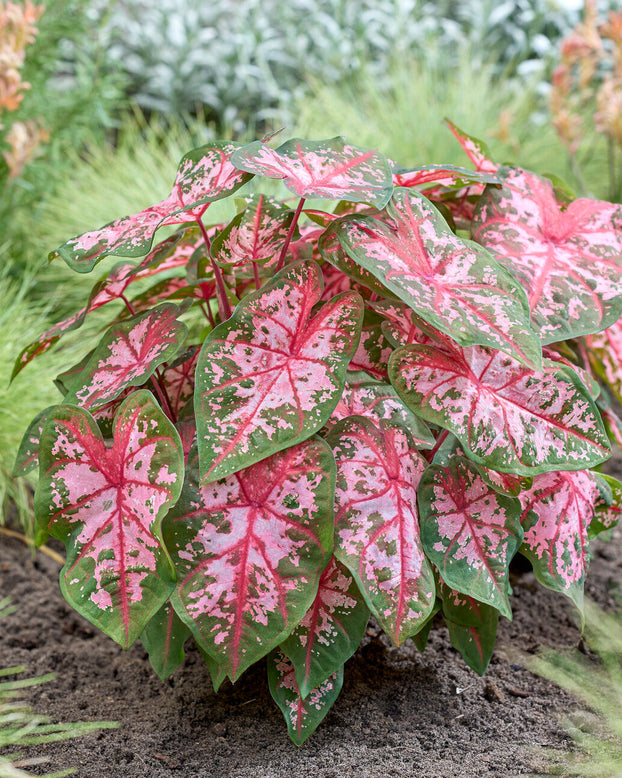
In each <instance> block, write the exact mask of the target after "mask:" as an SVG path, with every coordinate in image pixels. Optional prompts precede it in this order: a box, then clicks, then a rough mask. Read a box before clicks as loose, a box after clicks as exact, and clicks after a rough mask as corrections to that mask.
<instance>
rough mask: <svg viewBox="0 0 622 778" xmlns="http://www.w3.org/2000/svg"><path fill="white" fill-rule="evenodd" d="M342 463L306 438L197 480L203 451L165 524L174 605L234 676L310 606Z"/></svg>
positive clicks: (325, 554) (327, 544)
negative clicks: (217, 476) (175, 580)
mask: <svg viewBox="0 0 622 778" xmlns="http://www.w3.org/2000/svg"><path fill="white" fill-rule="evenodd" d="M334 467H335V466H334V462H333V458H332V455H331V452H330V449H329V448H328V447H327V446H326V444H325V443H324V442H323V441H321V440H319V439H313V440H308V441H306V442H305V443H302V444H300V445H298V446H294V447H292V448H289V449H287V451H283V452H280V453H278V454H276V455H274V456H272V457H269V458H267V459H264V460H263V461H262V462H260V463H258V464H256V465H253V466H252V467H249V468H246V469H245V470H242V471H241V472H238V473H235V474H234V475H230V476H228V477H227V478H223V479H221V480H220V481H217V482H215V483H210V484H207V485H205V486H202V487H201V486H199V475H198V462H197V457H196V453H195V454H194V455H191V457H190V461H189V463H188V467H187V476H186V485H185V487H184V492H183V494H182V497H181V499H180V500H179V502H178V504H177V505H176V506H175V508H174V509H173V510H172V511H171V512H170V513H169V515H168V516H167V518H166V523H165V537H166V542H167V547H168V548H169V550H170V552H171V556H172V558H173V561H174V564H175V567H176V569H177V573H178V577H179V584H178V585H177V589H176V590H175V593H174V594H173V596H172V601H173V604H174V606H175V610H176V611H177V613H178V614H179V616H180V618H181V619H182V620H183V621H184V622H185V623H186V624H187V625H188V626H189V627H190V629H191V630H192V634H193V635H194V638H195V640H196V641H197V643H199V644H200V645H201V646H202V647H203V649H204V650H205V651H207V652H208V654H209V655H210V656H211V657H212V658H213V659H214V660H215V661H216V662H217V663H218V664H219V665H220V666H221V667H222V668H223V670H224V671H225V673H226V674H227V675H228V676H229V677H230V678H231V680H232V681H235V680H237V679H238V678H239V677H240V675H241V674H242V673H243V672H244V670H245V669H246V668H247V667H249V666H250V665H252V664H253V663H254V662H256V661H257V660H258V659H261V657H262V656H264V655H265V654H267V653H268V652H269V651H271V650H272V649H273V648H274V647H275V646H277V645H278V644H279V643H280V642H281V641H282V640H283V639H284V638H285V637H287V635H288V634H289V633H290V632H291V631H292V630H293V628H294V627H295V626H296V624H297V623H298V622H299V621H300V620H301V619H302V618H303V616H304V615H305V613H306V612H307V610H308V609H309V607H310V606H311V604H312V602H313V600H314V598H315V596H316V593H317V588H318V581H319V578H320V574H321V572H322V570H324V568H325V567H326V564H327V563H328V560H329V559H330V550H331V539H332V531H333V524H332V505H333V489H334V477H335V476H334Z"/></svg>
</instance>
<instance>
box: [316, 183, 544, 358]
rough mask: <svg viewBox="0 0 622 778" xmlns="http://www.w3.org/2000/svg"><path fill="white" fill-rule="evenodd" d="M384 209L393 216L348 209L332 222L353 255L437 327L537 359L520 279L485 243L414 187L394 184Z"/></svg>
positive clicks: (464, 342)
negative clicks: (456, 229)
mask: <svg viewBox="0 0 622 778" xmlns="http://www.w3.org/2000/svg"><path fill="white" fill-rule="evenodd" d="M386 210H387V214H388V216H389V217H390V219H391V220H392V223H384V222H381V221H378V220H376V219H371V218H369V217H364V216H346V217H344V218H343V219H341V220H340V221H339V222H335V224H334V225H331V227H330V228H329V229H330V230H335V231H336V233H337V236H338V238H339V241H340V243H341V246H342V248H343V249H344V250H345V251H346V252H347V254H348V256H349V257H350V258H351V259H353V260H355V261H356V262H357V263H359V264H360V265H361V266H362V267H363V268H364V269H365V270H367V271H369V272H370V273H371V274H372V275H374V276H375V277H376V278H377V279H378V280H380V281H381V282H382V284H383V285H384V286H386V288H387V289H388V290H389V291H390V292H392V293H393V294H394V295H396V296H397V297H399V299H400V300H402V301H403V302H404V303H406V304H407V305H408V306H409V307H410V308H412V309H413V310H414V311H415V313H417V314H418V315H419V316H421V318H422V319H424V320H425V321H427V322H428V323H429V324H431V325H432V326H433V327H435V328H436V329H437V330H440V331H441V332H444V333H446V334H447V335H449V336H450V337H451V338H453V339H454V340H456V341H457V342H458V343H460V344H461V345H465V346H468V345H472V344H477V345H483V346H491V347H493V348H497V349H501V350H502V351H505V352H507V353H508V354H511V355H512V356H514V357H515V358H517V359H519V360H520V361H521V362H524V363H526V364H529V365H532V366H537V365H539V364H540V359H541V348H540V341H539V339H538V337H537V335H536V334H535V333H534V332H533V331H532V330H531V329H530V324H529V307H528V304H527V299H526V296H525V293H524V291H523V290H522V289H521V287H520V284H519V283H518V282H517V281H515V280H514V279H513V278H512V277H511V276H510V274H509V273H508V272H507V271H506V270H504V269H503V268H502V267H501V266H500V265H499V264H498V263H497V262H495V260H494V259H493V258H492V257H491V256H490V254H489V253H488V252H487V251H485V250H483V249H482V248H481V247H480V246H478V245H477V244H475V243H472V242H471V241H465V240H462V239H461V238H459V237H457V236H456V235H455V234H454V233H453V232H452V231H451V229H450V228H449V227H448V225H447V223H446V222H445V220H444V219H443V217H442V216H441V215H440V213H439V212H438V210H437V209H436V208H435V207H434V206H433V205H432V203H431V202H430V201H429V200H427V199H426V198H425V197H424V196H423V195H421V194H419V193H418V192H415V191H414V190H411V189H398V190H396V192H395V194H394V196H393V199H392V200H391V202H390V204H389V205H388V207H387V209H386Z"/></svg>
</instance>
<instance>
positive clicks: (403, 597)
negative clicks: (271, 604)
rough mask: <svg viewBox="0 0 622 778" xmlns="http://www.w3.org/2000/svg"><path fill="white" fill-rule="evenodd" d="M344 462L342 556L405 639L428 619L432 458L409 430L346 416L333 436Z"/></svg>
mask: <svg viewBox="0 0 622 778" xmlns="http://www.w3.org/2000/svg"><path fill="white" fill-rule="evenodd" d="M328 440H329V442H330V443H331V445H332V446H333V449H334V454H335V460H336V462H337V486H336V491H335V556H336V557H337V559H339V560H340V561H341V562H343V564H344V565H346V567H347V568H348V569H349V570H350V571H351V572H352V574H353V576H354V578H355V580H356V581H357V583H358V585H359V587H360V590H361V592H362V593H363V595H364V596H365V599H366V601H367V604H368V605H369V607H370V608H371V611H372V613H373V614H374V615H375V616H376V618H377V619H378V621H379V622H380V624H381V625H382V627H383V629H384V630H385V632H386V633H387V634H388V635H389V637H390V638H391V639H392V640H393V642H394V643H395V644H396V645H399V644H401V643H403V642H404V640H406V638H408V637H410V636H411V635H414V634H415V633H416V632H418V630H419V629H420V627H421V626H422V625H423V624H424V622H425V620H426V618H427V616H428V614H429V613H430V611H431V610H432V607H433V605H434V591H435V590H434V579H433V576H432V570H431V568H430V565H429V563H428V561H427V559H426V558H425V555H424V553H423V548H422V545H421V540H420V537H419V519H418V516H417V486H418V484H419V479H420V478H421V475H422V473H423V471H424V469H425V465H426V463H425V460H424V459H423V458H422V457H421V456H420V455H419V454H418V453H417V451H416V449H415V447H414V445H413V443H412V440H411V439H410V437H409V435H408V433H407V432H406V430H404V429H403V428H401V427H390V426H388V425H386V424H385V423H383V426H382V428H381V429H378V428H376V427H374V425H373V424H372V423H371V422H369V421H367V420H366V419H362V418H353V419H346V420H344V421H343V422H340V423H339V425H337V426H336V427H335V429H334V430H333V431H332V432H331V434H330V435H329V437H328Z"/></svg>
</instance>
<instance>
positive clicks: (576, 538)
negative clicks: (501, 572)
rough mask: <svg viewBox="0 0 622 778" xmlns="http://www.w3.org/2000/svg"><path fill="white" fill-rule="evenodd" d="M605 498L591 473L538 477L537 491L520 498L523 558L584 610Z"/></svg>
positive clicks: (543, 580) (549, 584) (534, 488)
mask: <svg viewBox="0 0 622 778" xmlns="http://www.w3.org/2000/svg"><path fill="white" fill-rule="evenodd" d="M599 495H600V492H599V488H598V483H597V481H596V478H595V476H594V474H593V473H591V472H590V471H589V470H583V471H579V472H559V473H545V474H543V475H539V476H536V477H535V478H534V479H533V486H532V487H531V489H530V490H529V491H525V492H522V493H521V494H520V495H519V499H520V501H521V505H522V508H523V514H522V517H521V521H522V523H523V526H524V528H525V540H524V543H523V545H522V547H521V553H523V554H524V555H525V556H527V557H528V558H529V559H530V561H531V563H532V565H533V571H534V573H535V575H536V578H537V579H538V580H539V581H540V582H541V583H542V584H544V586H547V587H548V588H549V589H553V591H556V592H562V593H563V594H565V595H567V596H568V597H569V598H570V599H571V600H572V601H573V602H574V603H575V605H577V607H578V608H579V609H580V610H581V609H582V607H583V582H584V579H585V573H586V570H587V565H588V561H589V550H588V536H587V528H588V526H589V524H590V522H591V521H592V517H593V516H594V506H595V504H596V502H597V500H598V498H599Z"/></svg>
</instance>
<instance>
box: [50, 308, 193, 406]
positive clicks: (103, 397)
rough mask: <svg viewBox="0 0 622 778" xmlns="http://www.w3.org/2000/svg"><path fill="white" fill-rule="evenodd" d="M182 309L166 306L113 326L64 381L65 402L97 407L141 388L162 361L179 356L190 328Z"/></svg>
mask: <svg viewBox="0 0 622 778" xmlns="http://www.w3.org/2000/svg"><path fill="white" fill-rule="evenodd" d="M178 315H179V308H178V307H177V306H176V305H174V304H172V303H163V304H162V305H158V306H157V307H156V308H153V309H152V310H150V311H147V312H146V313H141V314H138V315H137V316H132V317H131V318H130V319H128V320H127V321H124V322H121V323H120V324H116V325H114V326H112V327H111V328H110V329H109V330H108V331H107V332H106V334H105V335H104V336H103V338H102V339H101V340H100V342H99V344H98V346H97V347H96V348H95V351H94V352H93V353H92V354H91V356H90V358H89V360H88V361H87V362H86V364H85V365H84V367H83V369H82V370H80V371H79V372H77V373H76V374H75V375H74V376H73V378H71V379H68V380H65V382H64V383H65V387H66V389H67V395H66V397H65V402H66V403H75V404H76V405H80V406H82V407H83V408H88V409H91V408H98V407H99V406H102V405H105V404H106V403H108V402H110V401H111V400H114V398H115V397H117V396H118V395H119V394H120V393H121V392H122V391H123V390H124V389H126V388H127V387H128V386H140V385H141V384H144V383H145V382H146V381H147V379H148V378H149V377H150V376H151V375H152V374H153V372H154V370H155V369H156V368H157V367H158V365H161V364H162V363H163V362H166V361H167V360H170V359H172V358H173V357H174V356H176V354H177V352H178V351H179V349H180V347H181V345H182V343H183V341H184V340H185V338H186V334H187V332H188V331H187V328H186V325H185V324H182V323H181V322H180V321H178V320H177V317H178Z"/></svg>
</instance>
